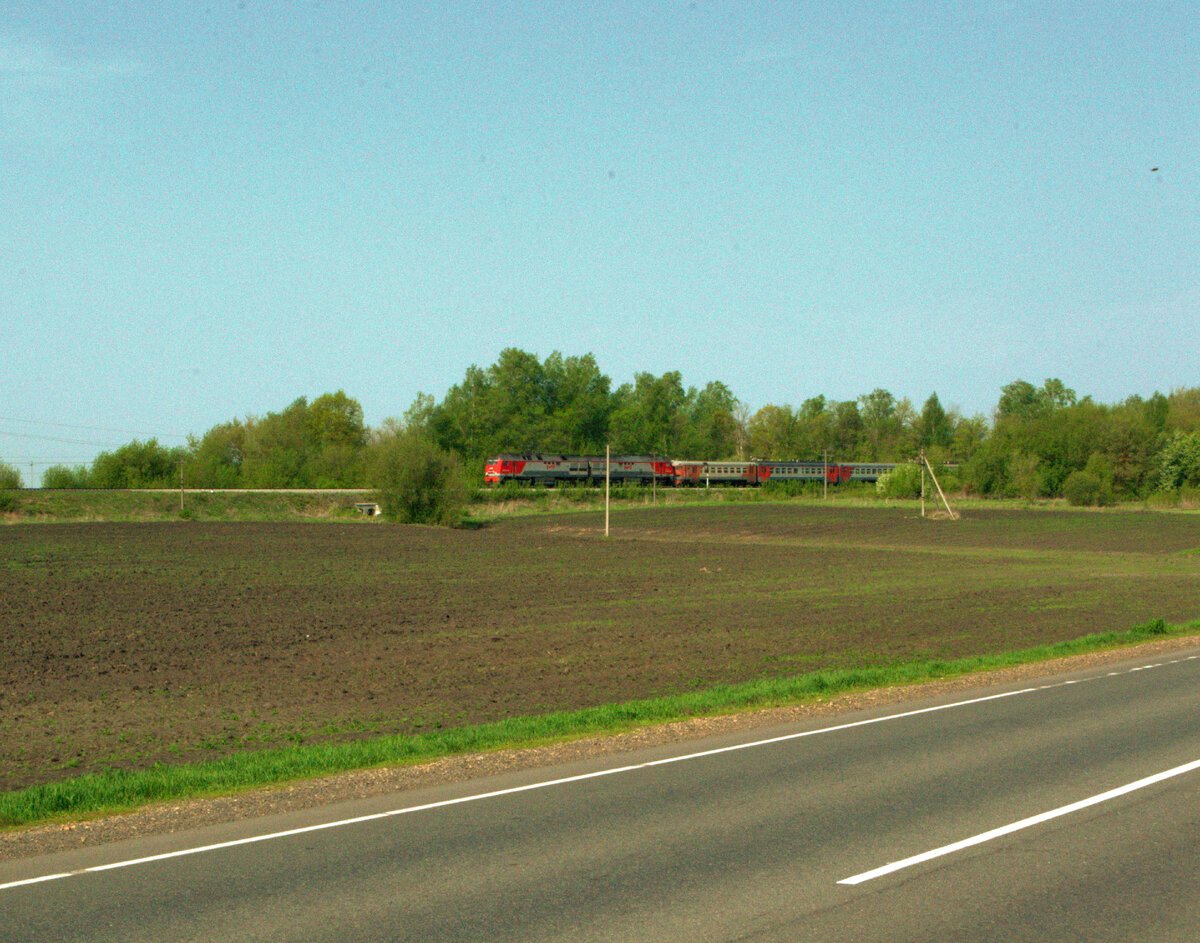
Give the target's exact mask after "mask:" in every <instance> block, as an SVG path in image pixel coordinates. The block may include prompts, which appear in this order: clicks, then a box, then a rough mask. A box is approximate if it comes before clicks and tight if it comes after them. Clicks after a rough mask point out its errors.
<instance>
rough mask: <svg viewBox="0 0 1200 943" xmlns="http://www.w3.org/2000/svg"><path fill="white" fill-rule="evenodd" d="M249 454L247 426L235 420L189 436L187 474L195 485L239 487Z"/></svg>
mask: <svg viewBox="0 0 1200 943" xmlns="http://www.w3.org/2000/svg"><path fill="white" fill-rule="evenodd" d="M245 455H246V426H244V425H243V424H242V423H240V422H238V420H236V419H234V420H232V421H231V422H222V423H218V424H217V425H215V426H213V427H212V428H211V429H209V430H208V431H207V432H206V433H204V435H203V436H202V437H201V438H199V439H197V438H196V437H195V436H192V437H191V438H189V439H188V458H187V464H186V470H185V473H184V477H185V478H186V479H187V483H188V485H189V486H190V487H193V488H240V487H241V486H242V477H241V474H242V460H243V458H244V457H245Z"/></svg>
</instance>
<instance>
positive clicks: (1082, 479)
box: [1063, 471, 1101, 507]
mask: <svg viewBox="0 0 1200 943" xmlns="http://www.w3.org/2000/svg"><path fill="white" fill-rule="evenodd" d="M1063 497H1065V498H1066V499H1067V504H1069V505H1071V507H1095V506H1096V505H1098V504H1100V503H1101V501H1100V479H1099V478H1097V477H1096V476H1095V475H1093V474H1091V473H1090V472H1085V471H1076V472H1071V474H1069V475H1068V476H1067V480H1066V481H1065V482H1063Z"/></svg>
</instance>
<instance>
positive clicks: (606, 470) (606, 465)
mask: <svg viewBox="0 0 1200 943" xmlns="http://www.w3.org/2000/svg"><path fill="white" fill-rule="evenodd" d="M610 448H611V446H609V445H605V446H604V536H605V537H606V538H607V537H608V482H609V477H610V475H609V471H610V466H611V465H612V460H611V456H610V455H609V449H610Z"/></svg>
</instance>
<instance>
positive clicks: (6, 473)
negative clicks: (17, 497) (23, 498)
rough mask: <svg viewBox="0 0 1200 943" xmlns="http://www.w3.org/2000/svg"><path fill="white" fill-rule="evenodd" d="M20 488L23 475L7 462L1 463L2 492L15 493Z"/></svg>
mask: <svg viewBox="0 0 1200 943" xmlns="http://www.w3.org/2000/svg"><path fill="white" fill-rule="evenodd" d="M20 487H21V473H20V472H19V471H17V470H16V469H15V468H13V467H12V466H11V465H9V464H8V463H7V462H0V491H8V490H14V491H15V490H16V489H17V488H20Z"/></svg>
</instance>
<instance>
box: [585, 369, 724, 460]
mask: <svg viewBox="0 0 1200 943" xmlns="http://www.w3.org/2000/svg"><path fill="white" fill-rule="evenodd" d="M615 399H616V406H615V408H614V409H613V413H612V419H611V420H610V423H609V435H610V436H611V438H612V447H613V451H614V452H620V453H625V454H635V453H660V452H661V453H666V454H669V455H673V456H676V457H689V458H690V457H692V456H685V455H684V454H683V446H684V445H685V442H684V431H685V429H686V427H687V421H688V413H687V408H688V405H689V403H688V395H687V392H686V391H685V390H684V388H683V376H682V375H681V374H680V373H679V372H678V371H669V372H667V373H664V374H663V375H662V376H661V377H656V376H654V375H653V374H650V373H639V374H637V375H636V376H635V377H634V382H633V383H632V384H628V383H625V384H622V385H621V387H620V388H619V389H618V390H617V392H616V396H615ZM697 457H701V458H708V456H697Z"/></svg>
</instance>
